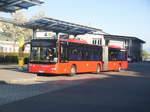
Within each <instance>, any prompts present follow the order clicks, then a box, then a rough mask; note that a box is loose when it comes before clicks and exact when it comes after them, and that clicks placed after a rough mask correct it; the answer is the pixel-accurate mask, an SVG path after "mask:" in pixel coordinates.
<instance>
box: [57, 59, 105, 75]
mask: <svg viewBox="0 0 150 112" xmlns="http://www.w3.org/2000/svg"><path fill="white" fill-rule="evenodd" d="M98 64H100V66H101V67H102V63H101V62H95V61H70V62H67V63H58V64H57V65H56V68H57V71H56V72H57V74H69V73H70V69H71V66H72V65H75V66H76V68H77V73H85V72H95V71H96V68H97V65H98ZM101 69H102V68H101Z"/></svg>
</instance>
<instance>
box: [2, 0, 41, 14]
mask: <svg viewBox="0 0 150 112" xmlns="http://www.w3.org/2000/svg"><path fill="white" fill-rule="evenodd" d="M42 3H43V2H42V1H40V0H0V11H1V12H7V13H13V12H15V11H17V10H21V9H28V8H29V7H32V6H35V5H39V4H42Z"/></svg>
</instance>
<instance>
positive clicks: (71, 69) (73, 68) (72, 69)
mask: <svg viewBox="0 0 150 112" xmlns="http://www.w3.org/2000/svg"><path fill="white" fill-rule="evenodd" d="M75 74H76V66H75V65H72V66H71V68H70V74H69V76H74V75H75Z"/></svg>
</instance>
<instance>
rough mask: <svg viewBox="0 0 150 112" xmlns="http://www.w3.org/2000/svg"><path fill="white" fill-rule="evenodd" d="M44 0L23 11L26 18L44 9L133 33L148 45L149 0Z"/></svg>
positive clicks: (54, 14)
mask: <svg viewBox="0 0 150 112" xmlns="http://www.w3.org/2000/svg"><path fill="white" fill-rule="evenodd" d="M43 1H44V2H45V3H44V4H42V5H40V6H34V7H31V8H29V9H28V10H22V12H24V13H25V15H26V16H27V17H29V18H30V17H31V16H32V15H35V14H36V13H38V12H45V15H46V16H48V17H51V18H56V19H60V20H65V21H69V22H73V23H79V24H83V25H87V26H91V27H96V28H99V29H102V30H103V31H105V32H107V33H109V34H114V35H123V36H135V37H138V38H140V39H142V40H144V41H146V44H145V45H144V48H149V49H150V0H43ZM1 15H2V16H7V15H8V14H3V13H1Z"/></svg>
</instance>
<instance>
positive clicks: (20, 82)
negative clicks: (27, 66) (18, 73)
mask: <svg viewBox="0 0 150 112" xmlns="http://www.w3.org/2000/svg"><path fill="white" fill-rule="evenodd" d="M35 80H37V77H35V78H30V79H14V80H0V84H23V83H26V82H32V81H35Z"/></svg>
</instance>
